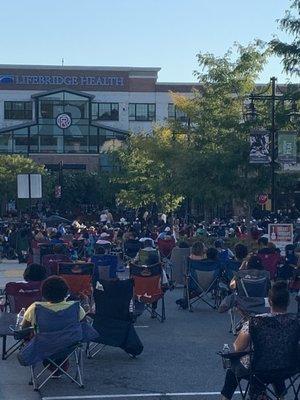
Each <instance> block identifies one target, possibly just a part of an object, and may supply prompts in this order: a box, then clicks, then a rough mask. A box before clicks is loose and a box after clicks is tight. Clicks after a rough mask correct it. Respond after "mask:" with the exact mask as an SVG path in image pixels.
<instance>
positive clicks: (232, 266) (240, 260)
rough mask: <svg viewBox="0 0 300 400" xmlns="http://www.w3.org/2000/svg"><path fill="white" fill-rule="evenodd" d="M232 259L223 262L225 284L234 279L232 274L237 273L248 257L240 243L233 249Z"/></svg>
mask: <svg viewBox="0 0 300 400" xmlns="http://www.w3.org/2000/svg"><path fill="white" fill-rule="evenodd" d="M234 255H235V258H234V259H229V260H227V261H226V262H225V265H224V275H223V277H224V279H225V282H226V283H229V282H231V280H232V279H233V277H234V273H235V272H236V271H238V270H239V269H240V268H241V267H242V269H243V266H244V264H245V262H246V257H247V255H248V249H247V246H245V245H244V244H242V243H238V244H237V245H235V247H234Z"/></svg>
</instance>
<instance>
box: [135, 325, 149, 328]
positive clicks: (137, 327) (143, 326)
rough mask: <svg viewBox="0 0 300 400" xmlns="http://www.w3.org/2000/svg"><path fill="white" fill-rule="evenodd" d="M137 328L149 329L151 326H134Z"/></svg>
mask: <svg viewBox="0 0 300 400" xmlns="http://www.w3.org/2000/svg"><path fill="white" fill-rule="evenodd" d="M134 327H135V328H149V325H134Z"/></svg>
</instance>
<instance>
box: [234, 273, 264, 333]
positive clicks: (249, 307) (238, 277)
mask: <svg viewBox="0 0 300 400" xmlns="http://www.w3.org/2000/svg"><path fill="white" fill-rule="evenodd" d="M235 282H236V290H235V293H234V304H233V305H232V307H231V308H230V310H229V315H230V325H231V326H230V331H231V332H232V333H233V334H234V335H235V334H236V333H237V331H238V330H239V329H240V328H241V326H242V324H243V323H244V322H245V321H246V320H247V319H249V317H250V316H254V315H257V314H262V313H265V312H268V311H269V309H270V308H269V304H268V301H267V297H268V291H269V288H270V285H271V283H270V273H269V272H268V271H265V270H262V271H261V270H239V271H237V272H236V273H235Z"/></svg>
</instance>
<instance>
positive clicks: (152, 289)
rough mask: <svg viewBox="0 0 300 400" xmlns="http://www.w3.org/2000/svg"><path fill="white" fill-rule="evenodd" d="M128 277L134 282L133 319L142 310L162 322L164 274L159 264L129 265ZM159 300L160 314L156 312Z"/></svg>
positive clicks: (163, 318) (163, 311)
mask: <svg viewBox="0 0 300 400" xmlns="http://www.w3.org/2000/svg"><path fill="white" fill-rule="evenodd" d="M130 276H131V277H132V279H133V281H134V302H135V313H134V315H135V317H137V316H139V315H141V313H142V312H143V310H144V309H146V310H147V311H148V312H150V314H151V318H157V319H158V320H159V321H160V322H164V320H165V319H166V315H165V300H164V294H165V288H164V286H165V285H166V284H165V280H166V279H167V278H166V274H165V272H164V270H163V268H162V266H161V263H160V262H157V263H156V264H152V265H137V264H133V263H131V264H130ZM159 300H161V312H160V313H159V312H158V311H157V306H158V301H159Z"/></svg>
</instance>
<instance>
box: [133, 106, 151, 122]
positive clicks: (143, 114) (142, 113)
mask: <svg viewBox="0 0 300 400" xmlns="http://www.w3.org/2000/svg"><path fill="white" fill-rule="evenodd" d="M129 121H155V104H147V103H130V104H129Z"/></svg>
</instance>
